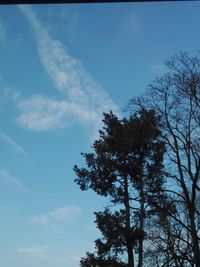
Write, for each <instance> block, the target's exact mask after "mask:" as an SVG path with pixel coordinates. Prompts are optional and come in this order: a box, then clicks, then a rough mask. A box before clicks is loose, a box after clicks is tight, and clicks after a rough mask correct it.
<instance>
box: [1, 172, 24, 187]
mask: <svg viewBox="0 0 200 267" xmlns="http://www.w3.org/2000/svg"><path fill="white" fill-rule="evenodd" d="M0 180H5V181H7V182H9V183H11V184H12V185H14V186H15V187H17V188H18V189H20V190H23V191H24V190H25V191H26V190H27V189H26V187H25V186H24V185H23V183H22V182H21V181H20V180H19V179H18V178H16V177H15V176H13V175H12V174H10V173H9V172H8V171H7V170H5V169H2V168H0Z"/></svg>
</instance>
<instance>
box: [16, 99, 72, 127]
mask: <svg viewBox="0 0 200 267" xmlns="http://www.w3.org/2000/svg"><path fill="white" fill-rule="evenodd" d="M17 107H18V109H19V110H20V112H21V115H20V116H19V117H18V118H17V119H16V122H17V123H18V124H19V125H21V126H22V127H24V128H26V129H28V130H38V131H41V130H47V129H48V130H49V129H56V128H62V127H64V126H66V123H67V113H68V112H69V111H70V105H69V104H68V103H67V101H57V100H53V99H50V98H47V97H44V96H41V95H34V96H31V97H30V98H28V99H25V100H20V101H19V102H18V103H17Z"/></svg>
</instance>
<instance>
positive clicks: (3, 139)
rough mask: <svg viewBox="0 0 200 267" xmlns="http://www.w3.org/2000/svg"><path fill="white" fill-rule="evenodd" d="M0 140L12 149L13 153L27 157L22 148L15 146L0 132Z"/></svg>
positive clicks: (15, 144) (13, 142)
mask: <svg viewBox="0 0 200 267" xmlns="http://www.w3.org/2000/svg"><path fill="white" fill-rule="evenodd" d="M0 139H1V140H2V141H3V142H5V143H6V144H8V145H9V146H10V148H11V149H13V150H14V151H16V152H17V153H19V154H22V155H24V156H27V153H26V152H25V150H24V149H23V147H22V146H20V145H19V144H17V143H16V142H15V141H14V140H13V139H12V138H11V137H10V136H8V135H7V134H5V133H2V132H0Z"/></svg>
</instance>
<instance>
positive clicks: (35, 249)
mask: <svg viewBox="0 0 200 267" xmlns="http://www.w3.org/2000/svg"><path fill="white" fill-rule="evenodd" d="M17 252H18V253H19V254H22V255H23V256H25V255H26V256H28V257H34V258H38V259H40V260H44V261H49V262H57V263H65V264H66V263H69V260H68V259H66V258H64V257H58V256H54V255H53V256H52V254H51V255H50V252H49V250H48V248H47V247H46V246H23V247H19V248H18V249H17ZM79 259H80V258H79ZM72 260H73V261H76V262H77V263H78V260H77V258H73V259H72Z"/></svg>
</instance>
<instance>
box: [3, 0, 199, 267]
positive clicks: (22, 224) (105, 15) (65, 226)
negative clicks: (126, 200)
mask: <svg viewBox="0 0 200 267" xmlns="http://www.w3.org/2000/svg"><path fill="white" fill-rule="evenodd" d="M0 14H1V16H0V58H1V61H0V119H1V127H0V150H1V154H0V218H1V219H0V236H1V239H0V265H1V266H4V267H13V266H20V267H27V266H28V267H47V266H48V267H62V266H68V267H78V266H79V264H78V262H79V259H80V257H81V256H84V254H85V251H86V250H92V249H93V240H94V239H96V238H97V237H98V235H99V233H98V231H97V230H96V229H95V225H94V223H93V221H94V215H93V212H94V211H95V210H101V209H103V207H104V205H105V203H106V199H104V198H101V197H98V196H96V195H95V193H93V192H81V191H80V190H79V188H78V186H77V185H76V184H75V183H74V178H75V175H74V173H73V170H72V169H73V166H74V164H78V165H79V164H80V165H82V164H83V159H82V158H81V156H80V152H89V151H90V146H91V144H92V141H93V140H94V139H95V137H97V130H98V129H100V128H101V118H102V112H106V111H109V110H110V109H112V110H113V112H115V113H117V114H118V115H119V116H123V115H124V114H123V112H122V108H123V107H124V106H125V104H126V103H127V102H128V100H129V99H130V98H131V97H133V96H136V95H139V94H140V93H142V92H144V90H145V88H146V86H147V85H148V83H149V82H150V81H152V80H153V79H154V77H155V76H157V75H161V74H162V73H163V72H164V71H165V67H164V65H163V62H164V61H165V60H166V59H167V58H169V57H170V56H171V55H173V54H175V53H177V52H179V51H185V50H186V51H188V52H190V53H192V54H195V53H197V52H198V50H199V47H200V34H199V26H200V15H199V14H200V2H195V1H194V2H178V1H177V2H174V3H170V2H165V3H153V2H150V3H129V4H128V3H121V4H82V5H81V4H72V5H50V4H49V5H34V6H27V5H23V6H17V5H12V6H11V5H10V6H0Z"/></svg>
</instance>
